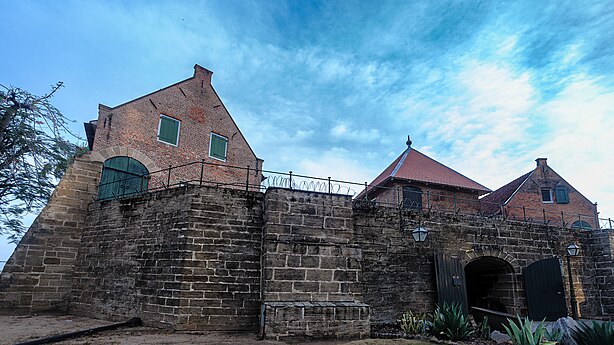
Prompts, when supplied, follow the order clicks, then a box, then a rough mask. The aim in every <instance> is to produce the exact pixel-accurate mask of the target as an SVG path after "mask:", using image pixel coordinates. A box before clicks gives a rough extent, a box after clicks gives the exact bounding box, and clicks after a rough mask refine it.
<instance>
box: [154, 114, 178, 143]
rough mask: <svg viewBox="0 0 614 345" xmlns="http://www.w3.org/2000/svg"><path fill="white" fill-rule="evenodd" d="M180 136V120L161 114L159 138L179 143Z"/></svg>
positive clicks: (167, 141) (166, 141)
mask: <svg viewBox="0 0 614 345" xmlns="http://www.w3.org/2000/svg"><path fill="white" fill-rule="evenodd" d="M178 137H179V121H177V120H175V119H171V118H168V117H165V116H160V134H158V140H160V141H164V142H165V143H169V144H173V145H177V143H178V141H177V138H178Z"/></svg>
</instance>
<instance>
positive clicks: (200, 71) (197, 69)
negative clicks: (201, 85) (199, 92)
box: [194, 64, 213, 84]
mask: <svg viewBox="0 0 614 345" xmlns="http://www.w3.org/2000/svg"><path fill="white" fill-rule="evenodd" d="M211 75H213V72H211V71H210V70H208V69H206V68H204V67H202V66H200V65H199V64H196V65H194V77H195V78H199V79H202V80H205V81H206V82H207V83H209V84H211Z"/></svg>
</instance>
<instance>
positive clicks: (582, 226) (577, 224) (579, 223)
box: [571, 220, 592, 230]
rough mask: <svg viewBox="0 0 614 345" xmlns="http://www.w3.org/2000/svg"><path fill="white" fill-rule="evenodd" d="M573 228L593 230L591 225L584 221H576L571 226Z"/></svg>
mask: <svg viewBox="0 0 614 345" xmlns="http://www.w3.org/2000/svg"><path fill="white" fill-rule="evenodd" d="M571 227H572V228H574V229H586V230H591V229H592V227H591V225H590V224H589V223H587V222H585V221H583V220H576V221H575V222H573V224H571Z"/></svg>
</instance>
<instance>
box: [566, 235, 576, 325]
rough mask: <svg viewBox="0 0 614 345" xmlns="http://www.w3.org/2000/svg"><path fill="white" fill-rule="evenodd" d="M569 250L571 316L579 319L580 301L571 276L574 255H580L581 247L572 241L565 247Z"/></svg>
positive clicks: (568, 270) (568, 273) (568, 272)
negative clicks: (577, 299)
mask: <svg viewBox="0 0 614 345" xmlns="http://www.w3.org/2000/svg"><path fill="white" fill-rule="evenodd" d="M565 249H566V251H567V276H568V277H569V300H570V302H571V317H573V319H574V320H577V319H578V302H577V301H576V292H575V291H574V288H573V277H572V276H571V261H570V260H569V259H570V258H571V257H572V256H578V254H579V253H580V247H578V245H577V244H575V243H572V244H569V245H567V248H565Z"/></svg>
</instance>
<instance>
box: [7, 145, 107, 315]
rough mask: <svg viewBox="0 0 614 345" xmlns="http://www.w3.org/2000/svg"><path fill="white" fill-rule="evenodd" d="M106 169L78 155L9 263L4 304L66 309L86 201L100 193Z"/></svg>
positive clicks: (16, 308)
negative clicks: (99, 182)
mask: <svg viewBox="0 0 614 345" xmlns="http://www.w3.org/2000/svg"><path fill="white" fill-rule="evenodd" d="M101 169H102V168H101V164H100V163H96V162H91V161H90V157H89V154H85V155H82V156H79V157H76V158H75V161H74V162H73V164H71V166H70V167H69V168H68V170H67V171H66V173H65V174H64V176H63V177H62V179H61V180H60V183H59V184H58V186H57V188H56V189H55V191H54V192H53V195H52V196H51V198H50V199H49V202H48V203H47V205H46V206H45V208H43V210H42V211H41V212H40V214H39V215H38V217H36V219H35V220H34V222H33V223H32V225H31V226H30V229H29V230H28V232H26V234H25V235H24V236H23V238H22V239H21V241H20V243H19V245H18V246H17V248H16V249H15V251H14V252H13V255H11V257H10V259H9V260H8V262H7V263H6V265H5V266H4V270H3V271H2V275H1V276H0V308H1V309H4V310H10V311H11V312H16V311H18V312H24V313H36V312H41V311H56V312H64V311H66V308H67V306H68V301H69V297H70V287H71V284H72V277H73V266H74V263H75V259H76V257H77V251H78V249H79V245H80V239H81V231H82V229H83V226H84V224H85V217H86V213H87V205H88V204H89V203H90V202H92V198H93V197H94V196H95V195H96V190H97V186H96V183H97V179H98V177H99V176H100V170H101Z"/></svg>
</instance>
